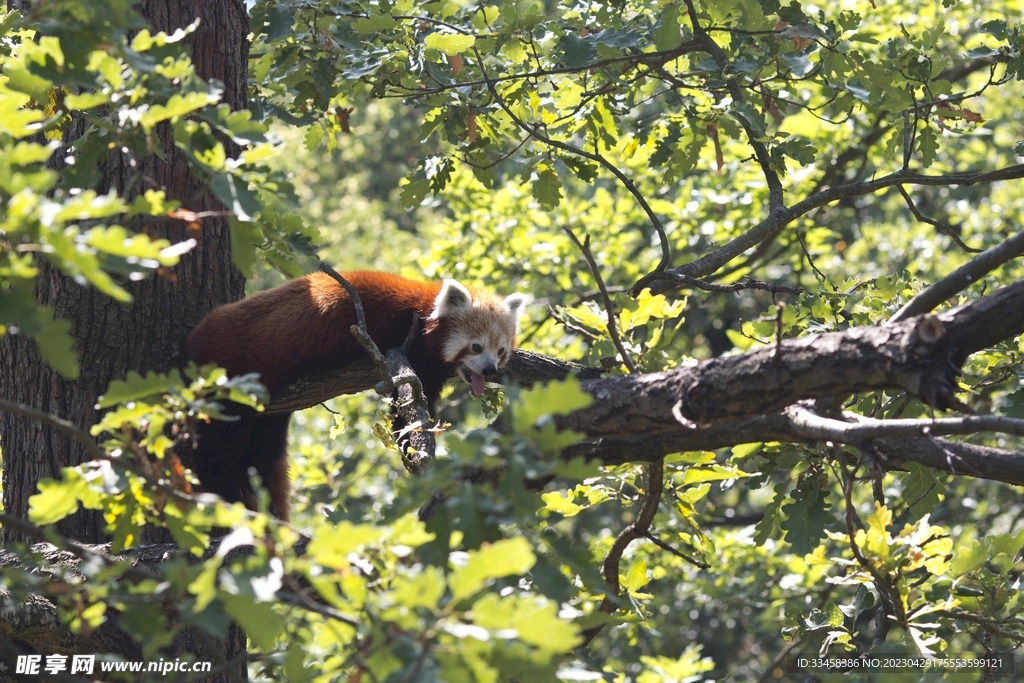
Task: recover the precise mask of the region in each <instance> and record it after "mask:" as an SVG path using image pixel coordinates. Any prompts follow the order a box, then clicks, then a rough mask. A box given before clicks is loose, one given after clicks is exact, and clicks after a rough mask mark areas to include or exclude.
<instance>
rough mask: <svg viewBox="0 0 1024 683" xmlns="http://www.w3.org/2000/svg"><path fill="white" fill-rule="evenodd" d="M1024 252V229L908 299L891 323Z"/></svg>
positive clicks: (936, 302)
mask: <svg viewBox="0 0 1024 683" xmlns="http://www.w3.org/2000/svg"><path fill="white" fill-rule="evenodd" d="M1022 254H1024V230H1021V231H1020V232H1018V233H1017V234H1016V235H1014V236H1013V237H1011V238H1010V239H1008V240H1006V241H1005V242H1002V243H1000V244H997V245H996V246H994V247H992V248H991V249H986V250H985V251H983V252H981V253H980V254H978V255H977V256H975V257H974V258H973V259H971V260H970V261H968V262H967V263H965V264H964V265H962V266H960V267H959V268H957V269H956V270H954V271H953V272H952V273H950V274H949V275H947V276H946V277H944V278H942V279H940V280H936V281H935V282H934V283H933V284H932V285H931V286H929V287H928V288H927V289H925V290H924V291H922V292H921V293H919V294H918V295H917V296H915V297H914V298H913V299H911V300H910V301H908V302H907V303H906V304H905V305H904V306H903V308H901V309H900V310H899V311H897V312H896V315H894V316H893V317H892V318H891V319H890V320H889V323H890V324H892V323H898V322H900V321H902V320H906V319H907V318H912V317H914V316H915V315H920V314H921V313H927V312H929V311H931V310H933V309H934V308H935V307H936V306H938V305H939V304H941V303H942V302H943V301H945V300H947V299H949V298H950V297H952V296H954V295H955V294H958V293H959V292H962V291H963V290H965V289H967V288H968V287H970V286H971V285H972V284H974V283H975V282H977V281H978V280H980V279H981V278H982V277H984V276H985V275H987V274H988V273H990V272H992V271H993V270H995V269H996V268H998V267H999V266H1001V265H1003V264H1004V263H1007V262H1008V261H1010V260H1012V259H1015V258H1017V257H1018V256H1020V255H1022Z"/></svg>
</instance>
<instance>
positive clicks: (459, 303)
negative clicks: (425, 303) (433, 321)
mask: <svg viewBox="0 0 1024 683" xmlns="http://www.w3.org/2000/svg"><path fill="white" fill-rule="evenodd" d="M471 308H473V295H472V294H470V293H469V290H468V289H466V288H465V287H464V286H463V285H462V284H460V283H458V282H456V281H455V280H445V281H444V284H443V285H441V293H440V294H438V295H437V298H436V299H434V312H433V313H432V314H431V315H430V317H431V318H443V317H445V316H448V315H452V314H453V313H457V312H460V311H465V310H469V309H471Z"/></svg>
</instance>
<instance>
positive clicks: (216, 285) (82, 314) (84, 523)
mask: <svg viewBox="0 0 1024 683" xmlns="http://www.w3.org/2000/svg"><path fill="white" fill-rule="evenodd" d="M136 7H137V9H138V11H139V12H140V13H141V14H142V15H143V16H144V17H145V18H146V19H147V20H148V21H149V23H150V25H151V26H152V27H153V28H154V29H155V30H156V31H167V32H168V33H170V32H173V31H174V30H175V29H178V28H182V27H185V26H187V25H189V24H191V23H192V22H193V21H194V20H195V19H196V18H197V17H199V18H200V19H201V23H200V25H199V28H198V30H197V31H196V32H195V33H194V34H192V35H191V36H189V38H188V41H189V43H190V45H191V52H192V61H193V62H194V64H195V67H196V71H197V73H198V74H199V75H200V76H201V77H203V78H204V79H207V80H211V79H216V80H218V81H220V82H222V83H223V84H224V96H223V101H224V102H225V103H227V104H228V105H229V106H230V107H231V108H232V109H244V108H245V107H246V104H247V86H248V83H247V81H248V53H249V44H248V33H249V20H248V15H247V11H246V6H245V3H244V2H243V0H224V1H223V2H205V1H204V0H146V1H145V2H142V3H140V4H139V5H137V6H136ZM82 128H83V123H82V122H81V121H78V122H75V123H72V124H71V126H70V127H69V130H68V131H66V133H65V137H64V145H65V146H67V145H70V144H71V143H72V142H73V141H74V140H75V139H76V138H77V137H79V136H80V135H81V134H82V133H83V132H84V131H83V130H82ZM157 133H158V135H159V136H160V138H161V142H162V144H163V148H164V150H166V153H167V158H166V160H160V159H157V158H156V157H155V156H150V157H146V158H143V159H139V160H138V162H139V166H138V168H131V167H130V166H129V159H128V158H127V157H126V156H123V155H121V154H118V153H114V154H112V155H111V156H110V158H108V159H107V160H106V161H105V162H104V163H102V164H101V169H100V170H101V172H102V174H103V180H102V181H101V183H100V185H99V187H98V188H97V190H99V191H101V192H103V191H107V190H108V189H110V188H115V189H116V190H118V192H119V193H120V194H122V196H125V197H127V198H128V199H129V200H130V199H131V197H133V196H134V195H136V194H140V193H141V192H143V191H145V190H148V189H153V188H159V189H163V190H165V191H166V192H167V195H168V197H170V198H172V199H177V200H179V201H181V202H182V205H183V206H184V208H187V209H191V210H193V211H197V212H198V211H220V210H223V207H222V206H221V205H220V203H219V202H218V201H217V200H216V199H215V198H214V197H213V196H212V194H210V192H209V191H208V190H207V189H206V188H205V186H204V185H203V184H202V183H201V182H200V181H199V180H198V179H197V178H196V177H194V176H193V175H192V174H191V172H190V171H189V169H188V166H187V164H186V160H185V157H184V155H183V154H182V153H181V152H179V151H178V150H177V149H176V148H175V146H174V143H173V140H172V137H171V130H170V127H169V126H167V125H165V126H163V127H160V128H158V129H157ZM225 144H226V145H228V154H229V156H236V155H237V154H238V151H239V150H238V149H237V148H235V149H232V147H231V143H230V142H229V141H226V140H225ZM64 156H66V155H65V154H62V153H60V152H58V153H57V154H54V158H55V159H62V158H64ZM146 230H147V231H148V232H149V233H150V234H151V235H152V236H154V237H163V238H167V239H169V240H171V242H180V241H183V240H186V239H188V237H189V235H187V234H186V226H185V223H184V222H182V221H171V220H168V221H166V222H163V223H160V224H152V223H147V226H146ZM122 284H123V286H125V287H126V288H127V289H128V291H129V292H131V294H132V296H133V299H134V300H133V303H132V304H131V305H127V306H125V305H121V304H119V303H117V302H115V301H113V300H111V299H109V298H108V297H106V296H105V295H103V294H101V293H99V292H97V291H96V290H94V289H91V288H87V287H82V286H80V285H78V284H77V283H75V282H74V281H73V280H71V279H69V278H67V277H64V276H63V275H62V274H60V273H59V272H57V271H56V270H55V269H54V268H51V267H48V266H47V265H46V264H45V262H44V264H43V267H42V268H41V272H40V275H39V279H38V291H37V298H38V301H39V303H40V304H41V305H45V306H50V307H52V308H53V310H54V311H55V315H56V316H57V317H58V318H61V319H65V320H69V321H71V323H72V336H73V339H74V342H75V350H76V352H77V353H78V356H79V358H80V360H81V376H80V377H79V378H78V379H77V380H75V381H67V380H65V379H63V378H62V377H60V376H59V375H58V374H57V373H56V372H54V370H53V369H52V368H51V367H49V366H48V365H47V364H46V363H45V362H43V361H42V359H41V358H40V355H39V353H38V351H37V349H36V347H35V343H34V342H33V341H32V340H30V339H26V338H24V337H22V336H18V335H6V336H4V337H0V398H4V399H8V400H12V401H16V402H18V403H23V404H26V405H29V406H32V407H34V408H37V409H40V410H43V411H46V412H49V413H51V414H54V415H58V416H61V417H63V418H66V419H68V420H70V421H72V422H74V423H75V424H77V425H79V426H81V427H83V428H85V429H88V427H89V426H90V425H92V424H95V423H96V421H97V420H98V412H97V410H96V409H95V407H94V406H95V403H96V397H97V396H98V395H100V394H102V393H103V391H104V390H105V389H106V387H107V385H108V384H109V383H110V381H111V380H115V379H121V378H123V377H124V376H125V374H126V373H127V372H128V371H129V370H134V371H137V372H143V373H144V372H146V371H148V370H155V371H158V372H160V371H167V370H169V369H171V368H174V367H180V366H182V365H184V363H185V360H186V359H185V338H186V335H187V333H188V331H189V330H190V329H192V327H194V326H195V324H196V323H197V322H198V321H199V320H200V319H201V318H202V317H203V316H204V315H206V313H207V312H209V311H210V310H211V309H212V308H214V307H215V306H218V305H220V304H224V303H227V302H230V301H235V300H237V299H239V298H241V297H242V296H243V295H244V287H245V280H244V278H243V277H242V276H241V274H240V273H239V272H238V270H237V269H236V268H235V267H234V265H233V264H232V261H231V249H230V242H229V231H228V225H227V220H226V219H222V218H212V219H206V220H205V221H204V223H203V224H202V228H201V231H200V234H199V236H198V245H197V246H196V247H195V248H194V249H193V250H192V251H191V252H189V253H188V254H186V255H184V256H183V257H182V259H181V261H180V263H179V264H178V266H177V267H176V268H174V269H173V272H171V273H169V274H167V275H166V276H165V277H154V278H151V279H148V280H145V281H142V282H129V283H122ZM0 439H2V441H0V447H2V448H3V454H4V467H3V492H4V501H3V502H4V510H5V512H6V513H7V514H9V515H14V516H17V517H21V518H26V517H27V511H28V499H29V497H30V496H31V495H33V494H34V493H35V492H36V482H37V481H38V480H39V479H40V478H43V477H58V476H59V475H60V471H61V468H63V467H67V466H72V465H77V464H79V463H81V462H83V461H84V460H86V457H85V453H84V451H83V449H82V448H81V446H79V445H78V444H76V443H75V442H74V441H71V440H70V439H68V438H66V437H64V436H62V435H60V434H58V433H57V432H55V431H53V430H51V429H49V428H47V427H44V426H42V425H40V424H39V423H38V422H34V421H32V420H29V419H26V418H21V417H18V416H15V415H12V414H9V413H0ZM103 527H104V522H103V520H102V517H101V516H100V514H99V513H97V512H92V511H82V512H79V513H78V514H76V515H74V516H72V517H70V518H68V519H65V520H64V521H62V522H60V523H59V524H58V527H57V529H58V531H59V532H60V533H61V534H62V535H63V536H65V537H67V538H71V539H75V540H77V541H81V542H85V543H101V542H103V540H105V539H104V534H103ZM24 540H26V539H25V537H24V536H23V535H21V534H19V533H18V532H17V531H15V530H12V529H10V528H4V529H3V542H4V544H5V545H7V544H10V543H13V542H19V541H24ZM22 607H25V608H27V606H22ZM37 607H38V606H37ZM8 616H11V615H8ZM112 629H113V631H112V632H111V633H112V634H108V635H110V641H109V642H107V643H106V644H105V645H104V650H105V651H113V652H118V653H120V654H122V656H124V657H125V658H127V659H141V656H140V654H139V653H138V652H137V647H135V645H134V643H133V641H132V639H131V638H130V637H129V636H127V635H126V634H125V633H124V632H123V631H120V629H118V628H117V627H116V625H112ZM197 635H199V634H193V633H190V632H188V631H186V632H183V633H182V634H181V635H180V637H179V638H178V639H177V640H176V641H175V643H174V645H173V646H172V648H169V652H168V653H166V655H165V656H170V657H175V656H178V655H180V654H181V653H183V652H192V653H194V654H196V656H198V657H200V658H206V659H215V660H216V659H226V660H229V661H230V660H237V664H236V665H235V666H234V667H232V668H231V669H228V670H225V671H222V672H221V673H220V674H218V675H217V676H214V677H208V678H207V679H205V680H206V681H222V680H223V681H228V680H230V681H238V680H244V679H245V678H246V669H245V661H244V653H245V635H244V633H242V632H241V631H240V630H239V629H238V628H237V627H232V628H231V631H230V633H229V637H228V642H227V643H217V644H216V647H217V648H220V650H219V652H216V653H211V652H209V650H210V647H209V643H207V647H205V648H203V647H200V643H198V642H197V639H196V636H197ZM94 645H95V644H94ZM96 646H97V647H98V645H96ZM71 651H72V650H68V652H66V653H63V654H67V653H69V652H71ZM74 651H75V652H77V651H79V650H77V649H76V650H74ZM92 651H93V652H95V651H96V650H92ZM214 655H215V656H214Z"/></svg>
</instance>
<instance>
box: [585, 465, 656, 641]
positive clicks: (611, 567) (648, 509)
mask: <svg viewBox="0 0 1024 683" xmlns="http://www.w3.org/2000/svg"><path fill="white" fill-rule="evenodd" d="M664 482H665V465H664V463H663V462H662V461H661V460H658V461H657V462H652V463H650V464H649V465H648V466H647V490H646V491H645V492H644V502H643V506H642V507H641V508H640V514H639V515H637V518H636V521H635V522H633V523H631V524H629V525H628V526H626V528H625V529H623V530H622V531H621V532H619V535H618V536H616V538H615V542H614V543H613V544H612V547H611V549H609V550H608V555H606V556H605V558H604V580H605V583H607V584H608V592H607V593H606V594H605V596H604V599H603V600H601V606H600V608H599V609H600V610H601V611H602V612H605V613H607V614H612V613H613V612H615V610H616V609H617V608H618V606H619V563H620V562H621V561H622V554H623V553H624V552H626V548H628V547H629V544H630V543H632V542H633V541H635V540H636V539H638V538H643V537H645V536H647V534H648V532H649V531H650V529H651V524H652V523H653V522H654V516H655V515H656V514H657V513H658V505H660V504H661V494H662V490H663V488H664ZM603 628H604V624H599V625H597V626H594V627H592V628H589V629H587V630H586V631H584V632H583V633H582V636H583V642H581V643H580V644H579V645H578V647H586V646H587V645H589V644H590V641H592V640H593V639H594V637H595V636H597V634H598V633H600V632H601V629H603Z"/></svg>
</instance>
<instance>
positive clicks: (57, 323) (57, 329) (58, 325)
mask: <svg viewBox="0 0 1024 683" xmlns="http://www.w3.org/2000/svg"><path fill="white" fill-rule="evenodd" d="M40 313H41V314H43V315H45V314H46V313H45V310H44V309H41V310H40ZM41 328H42V329H41V330H40V331H39V332H37V333H36V334H35V335H34V336H35V340H36V346H38V347H39V353H40V355H42V357H43V359H44V360H45V361H46V362H47V363H49V364H50V365H52V366H53V369H54V370H56V371H57V372H58V373H60V375H61V377H64V378H65V379H78V356H77V355H76V354H75V350H74V346H73V342H72V340H71V334H70V332H71V323H70V322H68V321H67V320H48V319H45V318H44V319H43V320H42V321H41Z"/></svg>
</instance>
